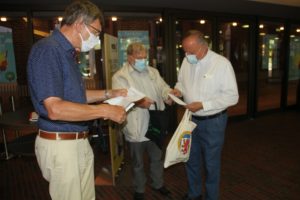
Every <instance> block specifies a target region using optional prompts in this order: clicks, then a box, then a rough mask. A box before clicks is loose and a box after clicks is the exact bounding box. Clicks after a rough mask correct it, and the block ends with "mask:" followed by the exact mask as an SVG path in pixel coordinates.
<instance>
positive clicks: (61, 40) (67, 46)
mask: <svg viewBox="0 0 300 200" xmlns="http://www.w3.org/2000/svg"><path fill="white" fill-rule="evenodd" d="M52 35H53V37H54V38H55V40H56V41H57V42H58V43H59V44H60V45H61V47H62V48H63V49H64V50H65V51H69V52H71V53H72V54H74V53H75V48H74V47H73V45H72V44H71V43H70V41H69V40H68V39H67V38H66V37H65V36H64V35H63V34H62V33H61V32H60V30H59V29H55V30H54V31H53V33H52Z"/></svg>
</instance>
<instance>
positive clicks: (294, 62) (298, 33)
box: [287, 25, 300, 105]
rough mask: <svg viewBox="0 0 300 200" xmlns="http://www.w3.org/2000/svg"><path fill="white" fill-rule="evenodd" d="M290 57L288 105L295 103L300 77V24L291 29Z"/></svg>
mask: <svg viewBox="0 0 300 200" xmlns="http://www.w3.org/2000/svg"><path fill="white" fill-rule="evenodd" d="M290 33H291V34H290V57H289V78H288V80H289V81H288V98H287V104H288V105H295V104H296V101H297V88H298V87H299V78H300V25H293V26H292V27H291V31H290Z"/></svg>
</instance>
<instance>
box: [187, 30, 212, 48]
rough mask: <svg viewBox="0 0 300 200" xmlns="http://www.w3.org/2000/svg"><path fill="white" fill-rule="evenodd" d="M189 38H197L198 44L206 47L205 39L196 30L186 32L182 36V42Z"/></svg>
mask: <svg viewBox="0 0 300 200" xmlns="http://www.w3.org/2000/svg"><path fill="white" fill-rule="evenodd" d="M190 36H194V37H197V38H198V42H199V43H200V44H205V45H207V41H206V39H205V38H204V34H203V33H202V32H201V31H198V30H189V31H187V32H186V33H185V34H184V36H183V40H184V39H186V38H188V37H190Z"/></svg>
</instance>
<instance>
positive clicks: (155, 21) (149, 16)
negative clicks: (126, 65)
mask: <svg viewBox="0 0 300 200" xmlns="http://www.w3.org/2000/svg"><path fill="white" fill-rule="evenodd" d="M162 27H163V21H162V19H161V14H160V13H126V12H124V13H123V12H119V13H109V12H107V13H105V29H104V32H105V33H108V34H110V35H113V36H115V37H118V36H120V34H122V35H123V36H124V37H125V38H121V37H119V38H118V40H119V44H120V43H121V44H123V45H119V46H118V53H119V54H122V61H123V62H125V61H126V49H127V45H128V44H130V43H131V42H135V41H139V42H142V43H144V40H147V43H148V45H149V47H148V48H149V51H148V61H149V65H150V66H152V67H155V68H157V69H158V70H159V72H160V73H161V75H162V76H164V74H163V71H164V70H163V67H164V60H163V50H164V49H163V40H162V36H163V35H162V34H163V33H162ZM130 34H132V37H130ZM128 38H131V39H132V40H130V41H129V40H128V41H125V40H126V39H128ZM123 39H124V40H123ZM119 58H120V55H119ZM119 60H120V61H121V59H119ZM119 65H120V66H119V67H121V66H122V63H120V64H119Z"/></svg>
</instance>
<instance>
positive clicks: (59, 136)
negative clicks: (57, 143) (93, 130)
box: [38, 130, 89, 140]
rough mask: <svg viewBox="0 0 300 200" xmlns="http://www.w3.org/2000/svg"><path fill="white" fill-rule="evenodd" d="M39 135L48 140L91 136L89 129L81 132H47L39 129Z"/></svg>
mask: <svg viewBox="0 0 300 200" xmlns="http://www.w3.org/2000/svg"><path fill="white" fill-rule="evenodd" d="M38 135H39V136H40V137H41V138H44V139H48V140H77V139H85V138H87V137H88V136H89V132H88V131H81V132H47V131H43V130H39V133H38Z"/></svg>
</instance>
